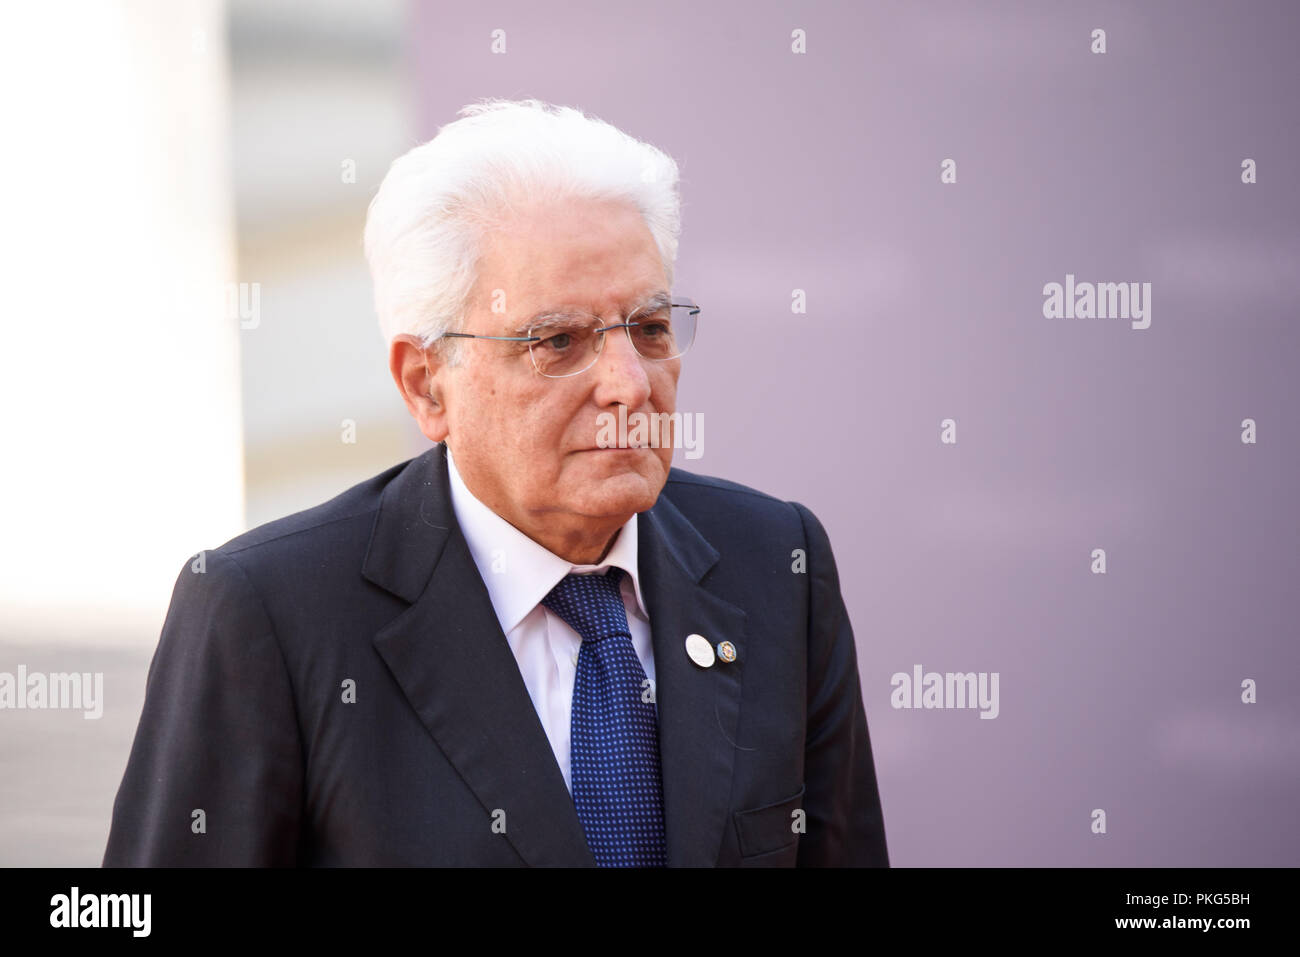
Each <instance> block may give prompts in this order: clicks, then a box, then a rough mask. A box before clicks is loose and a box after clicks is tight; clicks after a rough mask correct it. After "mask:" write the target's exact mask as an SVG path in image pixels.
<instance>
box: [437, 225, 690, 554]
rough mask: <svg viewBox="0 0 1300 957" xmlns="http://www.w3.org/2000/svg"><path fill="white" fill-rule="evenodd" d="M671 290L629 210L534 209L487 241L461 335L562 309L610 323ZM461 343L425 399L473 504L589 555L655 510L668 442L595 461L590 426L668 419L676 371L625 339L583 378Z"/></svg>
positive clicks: (496, 348) (491, 345)
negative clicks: (434, 400) (622, 416)
mask: <svg viewBox="0 0 1300 957" xmlns="http://www.w3.org/2000/svg"><path fill="white" fill-rule="evenodd" d="M668 291H670V290H668V288H667V283H666V280H665V276H664V267H663V262H662V260H661V258H660V256H659V250H658V247H657V246H656V245H655V242H654V238H653V236H652V235H651V233H650V230H649V229H648V228H647V226H646V225H645V223H644V221H643V220H642V218H641V215H640V214H639V213H638V212H637V211H636V209H635V208H633V207H631V206H627V205H623V204H618V203H610V202H594V201H570V202H568V203H564V204H560V205H550V206H544V207H533V208H529V209H525V210H523V211H521V212H520V213H519V214H518V216H517V218H515V219H514V220H513V221H512V222H511V223H510V224H509V225H508V226H506V227H505V228H504V229H501V230H499V231H496V232H494V233H493V234H492V235H491V236H490V238H489V240H488V242H487V245H486V248H485V250H484V256H483V259H482V260H481V262H480V268H479V277H478V285H477V286H476V288H475V295H474V297H473V300H472V301H473V304H474V305H473V310H472V311H471V312H470V314H469V315H468V317H467V320H466V325H465V329H464V330H463V331H465V332H469V333H475V334H479V335H494V336H521V335H525V334H526V333H525V332H523V331H520V328H519V327H520V326H521V325H524V324H526V323H527V321H528V319H529V317H531V316H533V315H535V314H537V313H539V312H542V311H544V310H549V309H555V308H559V307H568V308H569V309H574V310H581V311H584V312H587V313H591V314H592V315H595V316H598V317H600V318H601V319H603V320H604V321H605V324H606V325H611V324H615V323H620V322H622V321H623V319H624V317H626V316H627V314H628V312H629V311H630V310H632V309H634V308H635V307H636V306H637V305H638V304H639V303H640V302H641V301H642V300H644V299H645V298H646V297H648V296H650V295H652V294H654V293H658V292H668ZM494 302H495V303H497V304H498V311H494V310H493V303H494ZM459 343H460V346H461V348H462V350H463V351H462V353H461V354H462V357H463V358H462V361H461V364H460V365H458V366H446V365H442V366H440V367H439V368H438V371H437V374H436V377H435V379H434V383H435V386H434V395H435V396H437V397H438V400H439V401H440V403H441V404H442V406H443V409H444V415H445V426H446V428H447V438H446V442H447V445H448V446H449V447H450V449H451V451H452V454H453V455H454V456H455V459H456V467H457V469H458V470H459V471H460V473H461V476H462V478H464V480H465V483H466V485H467V486H468V487H469V489H470V490H471V491H472V492H473V493H474V494H475V496H477V497H478V498H479V499H480V500H482V501H483V502H484V503H485V504H487V505H488V506H489V507H490V508H492V509H493V510H494V511H496V512H497V513H498V514H499V515H501V516H502V517H503V518H505V519H506V520H507V521H509V522H510V523H511V524H513V525H514V526H515V527H517V528H519V529H520V530H521V531H523V532H524V533H525V534H528V535H529V536H530V537H532V538H534V539H535V540H538V541H541V542H542V543H543V544H544V545H546V546H547V547H549V548H551V550H552V551H557V553H560V554H563V551H561V549H564V550H566V551H575V550H576V551H579V552H587V551H588V550H589V549H590V546H591V543H592V541H593V536H595V537H597V538H599V537H601V536H603V537H604V538H606V539H608V538H609V537H610V536H612V534H613V532H614V531H615V530H617V528H618V527H619V526H620V525H622V524H623V523H624V522H626V521H627V519H628V518H630V517H631V516H632V515H633V514H634V513H636V512H641V511H645V510H646V509H648V508H650V507H651V506H652V505H653V504H654V503H655V500H656V499H657V498H658V496H659V493H660V491H661V490H662V489H663V487H664V483H665V482H666V481H667V479H668V469H669V467H670V465H671V463H672V451H673V450H672V443H671V441H670V440H668V441H664V440H661V441H660V445H661V446H663V447H660V448H636V449H616V448H615V449H608V448H607V449H602V448H599V447H598V437H599V435H600V425H601V421H600V419H599V418H598V417H599V416H600V415H601V413H612V414H613V415H615V416H617V415H618V409H619V406H621V405H622V406H627V412H628V415H629V416H631V415H632V414H633V413H637V412H640V413H645V414H656V415H657V414H658V413H661V412H662V413H671V412H673V411H674V410H675V408H676V401H677V377H678V375H679V374H680V372H681V360H680V359H670V360H667V361H653V360H650V359H645V358H642V357H641V356H640V355H638V354H637V353H636V351H635V350H634V349H633V348H632V343H631V342H630V341H629V340H628V337H627V331H626V330H625V329H615V330H611V331H610V332H608V333H606V334H605V343H604V347H603V348H602V349H601V352H600V356H599V358H598V359H597V361H596V364H595V365H593V366H592V367H591V368H589V369H587V370H586V371H585V372H581V373H578V374H577V375H573V376H569V377H566V378H546V377H545V376H542V375H540V374H538V372H537V371H536V369H535V368H534V366H533V362H532V359H531V357H530V355H529V350H528V343H524V342H500V341H494V340H486V339H478V340H473V339H462V340H459ZM629 431H630V427H629ZM669 435H671V433H669ZM603 545H604V542H602V549H603ZM601 554H602V555H603V550H602V551H601Z"/></svg>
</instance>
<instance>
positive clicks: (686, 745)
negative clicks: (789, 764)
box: [637, 494, 745, 867]
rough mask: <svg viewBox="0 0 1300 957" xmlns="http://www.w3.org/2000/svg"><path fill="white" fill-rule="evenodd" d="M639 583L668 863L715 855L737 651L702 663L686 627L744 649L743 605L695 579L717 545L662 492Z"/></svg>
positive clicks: (731, 733)
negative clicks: (649, 648)
mask: <svg viewBox="0 0 1300 957" xmlns="http://www.w3.org/2000/svg"><path fill="white" fill-rule="evenodd" d="M637 540H638V551H639V552H640V554H639V555H638V557H637V561H638V564H639V566H640V568H639V572H640V575H641V582H642V591H643V592H644V593H645V596H646V604H647V605H648V606H649V607H648V609H647V610H648V611H649V614H650V633H651V643H652V645H653V646H654V656H655V698H656V706H657V708H658V713H659V715H658V716H659V760H660V766H661V770H662V776H663V792H664V820H665V826H666V829H667V837H668V864H669V866H673V867H712V866H714V865H716V864H717V861H718V850H719V848H720V846H721V843H722V835H723V829H724V828H725V827H726V825H727V819H728V817H729V813H730V806H731V775H732V767H733V765H734V763H735V753H736V752H735V748H736V746H735V743H734V742H735V741H736V728H737V725H738V723H739V720H740V690H741V678H742V674H743V657H741V658H738V659H737V660H736V661H734V662H731V663H724V662H722V661H721V660H719V661H717V662H716V663H715V664H714V665H713V667H711V668H701V667H700V666H699V665H697V664H695V663H694V662H693V661H691V659H690V658H689V657H688V656H687V654H686V636H687V635H691V634H698V635H702V636H703V637H704V638H706V639H708V641H709V643H710V644H711V645H714V646H715V647H716V646H717V644H718V642H720V641H723V640H729V641H731V642H732V643H733V644H734V645H736V647H737V648H739V649H741V651H742V655H743V650H744V648H745V613H744V612H743V611H742V610H741V609H739V608H737V607H736V606H735V605H733V604H731V603H730V602H727V601H724V600H723V599H721V598H719V597H718V596H716V595H714V594H713V593H712V592H710V591H708V590H707V589H706V588H704V587H703V586H702V585H701V584H700V580H701V579H702V578H703V577H704V574H705V573H706V572H707V571H708V570H709V569H710V568H712V567H713V565H714V564H716V563H717V561H718V552H717V550H716V549H714V548H713V546H712V545H710V544H709V543H708V541H706V540H705V539H704V537H703V536H701V535H700V533H699V532H698V531H697V530H696V529H695V526H693V525H692V524H691V523H690V522H689V521H688V520H687V519H686V517H685V516H684V515H682V513H681V512H680V511H679V510H678V509H677V508H676V506H674V505H673V504H672V502H671V501H669V500H668V498H667V497H666V496H665V495H663V494H660V496H659V499H658V501H657V502H655V505H654V507H653V508H651V509H650V510H649V511H647V512H643V513H641V518H640V520H639V522H638V527H637Z"/></svg>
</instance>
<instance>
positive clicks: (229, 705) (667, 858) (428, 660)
mask: <svg viewBox="0 0 1300 957" xmlns="http://www.w3.org/2000/svg"><path fill="white" fill-rule="evenodd" d="M461 112H462V118H461V119H459V120H457V121H456V122H453V123H451V124H449V125H447V126H446V127H444V128H443V129H442V130H441V131H440V132H439V135H438V136H437V137H435V138H434V139H433V140H431V141H430V142H428V143H426V144H424V145H423V146H420V147H418V148H416V149H414V150H412V151H411V152H410V153H408V154H407V155H405V156H403V157H402V158H400V159H399V160H397V161H396V162H395V163H394V164H393V167H392V169H391V170H390V171H389V173H388V175H387V177H386V178H385V180H384V182H383V184H382V186H381V187H380V190H379V192H378V194H377V195H376V197H375V199H374V202H373V203H372V204H371V208H370V213H369V218H368V220H367V225H366V252H367V256H368V259H369V262H370V266H371V271H372V275H373V277H374V282H375V299H376V306H377V310H378V313H379V319H380V324H381V326H382V328H383V331H384V333H385V336H386V339H387V341H388V342H389V344H390V346H389V364H390V369H391V372H392V375H393V378H394V380H395V381H396V383H397V386H398V388H399V390H400V392H401V394H402V398H403V400H404V401H405V403H406V406H407V408H408V409H409V410H410V413H411V415H412V416H414V417H415V419H416V421H417V422H418V423H419V426H420V429H421V431H423V433H424V434H425V435H426V436H427V437H428V438H429V439H430V440H432V441H433V442H434V443H435V445H434V447H433V448H432V449H431V450H430V451H428V452H426V453H424V454H423V455H420V456H417V457H416V458H414V459H411V460H410V461H408V462H404V463H402V464H400V465H397V466H394V467H393V468H391V469H389V470H388V471H386V472H384V473H382V474H380V475H377V476H375V477H374V478H372V479H370V480H369V481H366V482H363V483H362V484H360V485H357V486H355V487H353V488H351V489H349V490H347V491H346V492H343V493H342V494H341V495H339V496H338V497H337V498H334V499H332V500H331V501H329V502H326V503H324V504H322V505H319V506H317V507H315V508H312V509H309V510H307V511H304V512H300V513H297V514H295V515H291V516H289V517H287V518H283V519H280V520H278V521H274V522H271V523H269V524H266V525H263V526H261V527H259V528H255V529H253V530H252V531H250V532H247V533H245V534H244V535H241V536H239V537H237V538H235V539H233V540H232V541H230V542H228V543H226V544H225V545H223V546H221V547H220V548H217V549H215V550H211V551H207V552H204V553H201V554H200V556H199V557H198V558H196V559H195V560H194V561H193V562H191V563H189V564H187V566H186V567H185V568H184V569H183V570H182V571H181V573H180V577H179V579H178V580H177V583H176V590H175V594H174V596H173V600H172V606H171V609H170V610H169V613H168V616H167V620H166V623H165V625H164V627H163V633H162V637H161V640H160V642H159V646H158V650H157V653H156V655H155V658H154V662H153V665H152V667H151V669H150V674H149V682H148V688H147V694H146V700H145V706H144V713H143V715H142V717H141V719H140V726H139V729H138V731H137V734H136V740H135V744H134V747H133V749H132V752H131V756H130V759H129V763H128V765H127V769H126V774H125V777H124V780H123V782H122V786H121V789H120V791H119V793H118V797H117V801H116V804H115V806H114V811H113V825H112V832H111V834H110V837H109V841H108V847H107V851H106V853H105V856H104V863H105V865H163V864H249V865H294V864H301V865H518V864H531V865H592V864H595V865H601V866H662V865H694V866H714V865H721V866H735V865H747V866H748V865H758V866H774V865H775V866H793V865H805V866H806V865H880V866H885V865H887V864H888V856H887V852H886V845H885V835H884V826H883V822H882V815H881V806H880V798H879V794H878V790H877V785H876V778H875V771H874V767H873V762H872V754H871V745H870V741H869V738H868V734H867V723H866V715H865V711H864V709H863V704H862V697H861V691H860V688H859V684H858V673H857V659H856V653H855V649H854V641H853V633H852V631H851V629H850V626H849V621H848V617H847V615H846V613H845V609H844V604H843V601H842V598H841V596H840V590H839V581H838V576H837V573H836V569H835V561H834V558H833V556H832V553H831V548H830V543H829V541H828V538H827V535H826V532H825V531H824V529H823V528H822V526H821V524H820V523H819V522H818V521H817V519H816V518H815V517H814V516H813V514H812V513H811V512H809V511H808V509H806V508H804V507H803V506H801V505H799V504H797V503H791V502H783V501H780V500H779V499H776V498H772V497H770V496H767V495H764V494H763V493H761V492H757V491H754V490H753V489H749V488H746V487H744V486H742V485H737V484H735V483H732V482H727V481H723V480H720V479H714V478H707V477H704V476H701V475H695V474H691V473H687V472H683V471H680V470H677V469H672V468H671V467H670V466H671V460H672V454H673V445H674V439H675V438H676V431H675V427H676V425H677V423H676V422H675V421H674V420H672V419H671V418H669V416H670V414H671V413H674V412H676V387H677V380H678V376H679V374H680V372H681V367H682V361H683V355H684V353H685V352H686V351H687V350H688V349H689V347H690V345H691V342H692V341H693V339H694V335H695V332H696V326H697V325H698V324H700V323H701V321H702V320H701V315H702V310H701V308H700V306H699V305H697V304H696V303H695V302H694V301H692V300H690V299H688V298H686V297H684V296H681V295H677V294H674V293H673V292H672V291H671V287H672V281H673V264H674V261H675V258H676V251H677V237H678V231H679V208H680V206H679V198H678V176H677V167H676V164H675V163H674V162H673V161H672V160H671V159H670V158H669V157H667V156H666V155H664V154H663V153H662V152H660V151H659V150H657V149H655V148H654V147H652V146H649V145H647V144H644V143H640V142H638V141H636V140H635V139H632V138H631V137H629V136H627V135H626V134H624V133H622V132H620V131H618V130H616V129H615V128H613V127H611V126H609V125H608V124H605V123H602V122H600V121H598V120H595V119H594V118H590V117H586V116H584V115H583V114H582V113H580V112H579V111H577V110H572V109H556V108H554V107H549V106H547V105H545V104H541V103H538V102H536V101H532V100H529V101H524V102H520V103H512V102H504V101H490V102H486V103H483V104H479V105H477V106H473V107H467V108H466V109H465V110H462V111H461ZM615 417H618V418H619V421H621V422H627V421H629V420H630V419H632V418H637V419H639V420H641V421H648V420H655V421H663V422H665V424H666V428H665V429H664V430H663V431H662V432H659V433H658V438H659V441H657V442H655V441H647V440H646V438H645V436H646V435H647V434H654V433H645V432H640V433H637V435H639V438H637V439H628V437H627V436H626V435H623V434H620V436H619V439H620V440H619V441H616V442H610V441H609V438H608V437H609V431H608V425H609V423H610V422H611V421H613V419H614V418H615Z"/></svg>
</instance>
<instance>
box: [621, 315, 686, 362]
mask: <svg viewBox="0 0 1300 957" xmlns="http://www.w3.org/2000/svg"><path fill="white" fill-rule="evenodd" d="M699 311H700V310H699V308H698V307H697V306H695V304H694V303H691V304H687V305H676V306H672V307H671V308H665V309H661V310H660V311H659V312H656V313H653V314H652V315H649V316H641V317H640V318H638V319H637V320H636V324H635V325H633V326H631V327H630V328H629V329H628V332H630V333H631V334H632V344H633V345H634V346H636V351H637V352H638V353H640V354H641V355H642V356H644V357H645V358H647V359H674V358H676V357H677V356H679V355H681V354H682V353H683V352H685V351H686V350H687V349H689V348H690V347H691V343H692V342H694V341H695V320H696V317H697V316H698V315H699Z"/></svg>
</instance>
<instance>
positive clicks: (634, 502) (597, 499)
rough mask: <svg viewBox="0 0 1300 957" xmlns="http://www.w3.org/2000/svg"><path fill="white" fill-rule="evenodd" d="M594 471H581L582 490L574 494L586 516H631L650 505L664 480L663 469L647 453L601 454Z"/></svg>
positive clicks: (651, 453) (596, 454)
mask: <svg viewBox="0 0 1300 957" xmlns="http://www.w3.org/2000/svg"><path fill="white" fill-rule="evenodd" d="M606 455H608V458H606V459H602V460H600V461H597V462H596V463H595V465H594V467H589V468H587V469H583V470H582V471H583V472H584V473H585V474H584V476H583V481H582V488H581V489H580V490H575V491H576V494H577V495H578V497H579V498H580V499H581V500H582V501H583V503H584V505H585V506H586V507H585V508H583V509H582V511H583V512H585V513H587V514H590V515H605V516H608V515H619V514H625V515H631V514H632V513H634V512H644V511H645V510H646V509H648V508H650V507H651V506H652V505H654V503H655V501H656V500H657V499H658V498H659V493H660V492H661V491H663V487H664V484H665V483H666V482H667V480H668V473H667V469H666V468H665V467H664V465H663V463H662V462H661V461H660V460H659V458H658V457H656V456H655V455H654V453H653V452H652V451H650V450H644V449H631V450H612V449H611V450H605V449H602V450H600V451H599V452H595V453H592V456H591V457H592V458H597V457H599V456H606Z"/></svg>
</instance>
